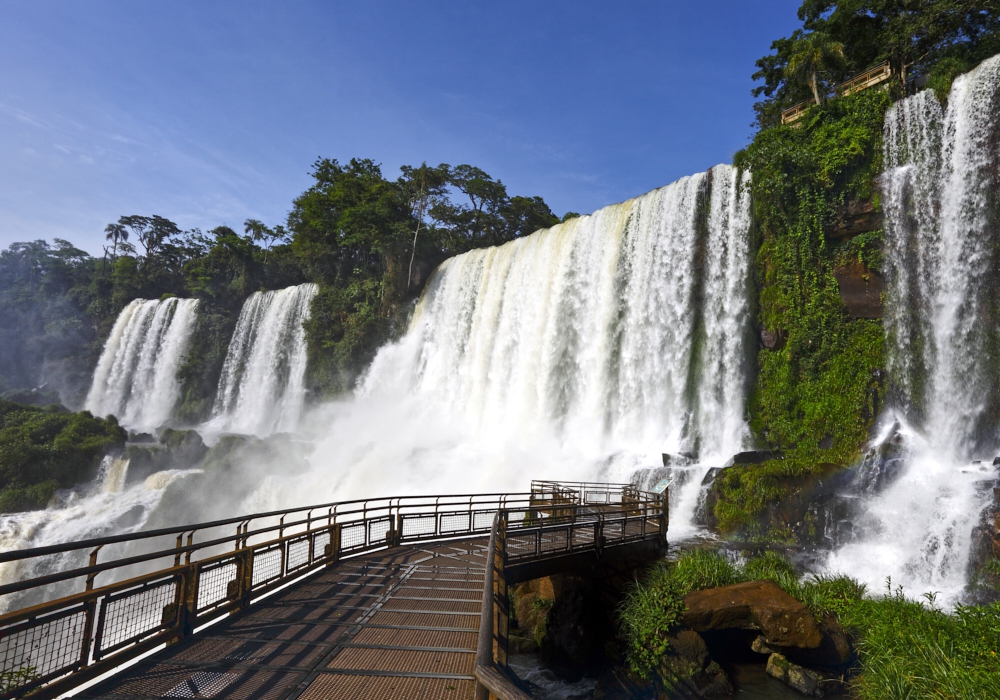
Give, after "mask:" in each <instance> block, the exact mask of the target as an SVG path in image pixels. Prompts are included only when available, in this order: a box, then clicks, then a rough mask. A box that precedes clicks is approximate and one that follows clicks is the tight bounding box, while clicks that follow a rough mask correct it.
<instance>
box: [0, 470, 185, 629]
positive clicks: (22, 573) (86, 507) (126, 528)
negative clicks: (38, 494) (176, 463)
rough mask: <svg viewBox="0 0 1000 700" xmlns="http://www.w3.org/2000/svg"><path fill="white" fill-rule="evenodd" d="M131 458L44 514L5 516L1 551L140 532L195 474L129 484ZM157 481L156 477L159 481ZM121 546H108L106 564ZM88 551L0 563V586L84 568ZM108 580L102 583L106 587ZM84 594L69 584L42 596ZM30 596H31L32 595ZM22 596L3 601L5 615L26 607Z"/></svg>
mask: <svg viewBox="0 0 1000 700" xmlns="http://www.w3.org/2000/svg"><path fill="white" fill-rule="evenodd" d="M127 468H128V460H121V459H114V458H108V459H106V460H105V463H104V464H102V472H101V476H100V478H99V479H98V480H97V482H96V483H95V484H93V485H92V487H91V489H90V491H89V492H88V491H83V490H74V491H70V492H65V493H63V494H62V495H61V498H60V502H59V503H57V504H54V505H52V506H50V507H49V508H46V509H45V510H37V511H31V512H27V513H9V514H3V515H0V551H4V552H6V551H10V550H18V549H26V548H28V547H46V546H49V545H54V544H61V543H63V542H72V541H74V540H84V539H90V538H94V537H103V536H107V535H113V534H126V533H129V532H135V531H137V530H140V529H141V528H142V526H143V525H144V524H145V522H146V519H147V518H148V516H149V514H150V513H151V512H152V510H153V509H154V508H155V506H156V504H157V503H159V501H160V498H161V497H162V495H163V492H164V489H166V487H167V486H169V485H170V483H171V482H172V481H174V480H175V479H178V478H183V476H184V475H186V474H189V473H193V472H191V471H179V470H172V471H169V472H160V473H158V474H154V475H153V476H152V477H149V478H148V479H146V481H145V482H144V483H138V484H132V485H126V483H125V476H126V472H127ZM153 477H156V479H155V480H154V478H153ZM116 551H118V549H117V548H116V547H107V548H105V549H104V550H103V551H102V553H101V560H102V561H106V560H107V559H110V558H114V556H115V553H116ZM89 554H90V553H89V552H86V551H81V552H68V553H66V554H61V555H53V556H48V557H43V558H42V559H40V560H36V561H25V562H16V561H15V562H6V563H3V564H0V584H3V583H13V582H15V581H20V580H23V579H26V578H30V577H34V576H41V575H45V574H49V573H55V572H57V571H65V570H67V569H71V568H77V567H80V566H85V565H86V562H87V556H88V555H89ZM108 581H109V579H107V578H104V579H102V582H103V583H107V582H108ZM80 590H82V588H81V586H80V584H79V582H67V583H66V584H63V585H60V586H59V587H58V589H56V588H53V587H51V586H50V587H49V590H44V591H41V594H42V595H43V596H44V597H45V598H47V599H51V598H54V597H57V595H58V594H63V595H65V594H69V593H75V592H79V591H80ZM28 593H29V594H30V593H31V592H28ZM19 595H20V594H14V595H8V596H3V597H0V612H4V611H6V610H8V609H16V608H18V607H21V606H22V605H25V604H31V603H32V602H39V601H40V599H38V600H28V601H25V600H24V599H23V598H21V597H19Z"/></svg>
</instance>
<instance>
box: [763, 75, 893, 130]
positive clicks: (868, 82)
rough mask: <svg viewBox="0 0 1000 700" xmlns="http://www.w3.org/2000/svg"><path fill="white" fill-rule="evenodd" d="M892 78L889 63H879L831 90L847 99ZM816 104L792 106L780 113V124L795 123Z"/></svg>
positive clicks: (810, 102) (804, 102)
mask: <svg viewBox="0 0 1000 700" xmlns="http://www.w3.org/2000/svg"><path fill="white" fill-rule="evenodd" d="M891 77H892V67H891V66H890V65H889V62H888V61H886V62H885V63H881V64H879V65H877V66H875V67H874V68H869V69H868V70H866V71H864V72H862V73H858V74H857V75H855V76H853V77H851V78H848V79H847V80H845V81H844V82H842V83H838V84H837V85H835V86H834V88H833V94H835V95H838V96H840V97H847V96H848V95H853V94H855V93H857V92H861V91H862V90H867V89H868V88H870V87H875V86H876V85H880V84H882V83H884V82H885V81H887V80H889V78H891ZM815 104H816V101H815V100H805V101H803V102H799V103H798V104H797V105H793V106H792V107H789V108H788V109H786V110H784V111H782V113H781V123H782V124H791V123H792V122H794V121H797V120H798V119H799V118H800V117H802V115H803V114H805V113H806V110H807V109H809V108H810V107H812V106H813V105H815Z"/></svg>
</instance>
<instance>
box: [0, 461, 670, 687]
mask: <svg viewBox="0 0 1000 700" xmlns="http://www.w3.org/2000/svg"><path fill="white" fill-rule="evenodd" d="M666 529H667V496H666V494H651V493H645V492H641V491H638V490H636V489H635V488H634V487H632V486H629V485H624V484H587V483H569V482H548V481H539V482H532V489H531V491H530V492H527V493H494V494H465V495H447V496H402V497H393V498H381V499H365V500H354V501H344V502H337V503H327V504H323V505H318V506H309V507H305V508H295V509H289V510H282V511H273V512H269V513H258V514H254V515H248V516H242V517H238V518H228V519H224V520H217V521H213V522H207V523H199V524H195V525H185V526H179V527H172V528H164V529H159V530H151V531H147V532H138V533H133V534H128V535H117V536H112V537H103V538H95V539H90V540H85V541H78V542H69V543H65V544H60V545H54V546H49V547H40V548H35V549H27V550H20V551H10V552H3V553H0V581H8V582H9V583H2V584H0V606H2V607H0V610H7V611H8V612H6V613H5V614H3V615H0V698H13V697H25V696H28V697H33V698H43V697H44V698H49V697H55V696H57V695H60V694H62V693H65V692H67V691H70V690H72V689H73V688H76V687H77V686H79V685H81V684H83V683H86V682H87V681H89V680H92V679H94V678H96V677H98V676H101V675H103V674H105V673H108V672H111V671H113V670H114V669H116V668H117V667H119V666H121V665H122V664H124V663H126V662H128V661H130V660H132V659H134V658H136V657H137V656H140V655H143V654H145V653H147V652H150V651H152V650H154V649H156V648H157V647H160V646H162V645H164V644H172V643H175V642H178V641H180V640H181V639H184V638H185V637H188V636H190V635H192V634H194V633H195V631H196V630H197V629H198V628H200V627H202V626H204V625H206V624H209V623H211V622H214V621H216V620H219V619H221V618H222V617H224V616H226V615H229V614H233V613H237V612H239V611H241V610H243V609H246V608H248V607H249V606H251V605H252V604H253V603H254V602H255V601H257V600H259V599H260V598H262V597H263V596H266V595H268V594H269V593H271V592H273V591H275V590H276V589H278V588H282V587H285V586H287V585H293V584H294V583H295V582H296V581H297V580H299V579H302V578H304V577H306V576H308V575H309V574H310V573H313V572H316V571H317V570H319V569H321V568H323V567H329V566H334V565H336V564H337V562H338V561H340V560H341V559H345V558H348V557H354V556H358V555H361V554H364V553H367V552H373V551H377V550H381V549H386V548H390V547H398V546H403V545H409V544H417V543H421V542H428V541H441V540H448V539H459V538H462V539H467V538H470V537H487V536H489V537H490V542H491V548H490V551H491V553H492V554H491V556H492V562H493V565H492V566H487V567H486V569H487V570H486V584H487V585H486V590H485V592H484V606H483V617H482V621H483V623H484V626H482V627H481V629H480V644H479V652H478V656H477V665H476V675H477V678H479V686H478V687H479V689H478V690H477V696H479V697H483V698H485V697H487V696H489V695H492V696H494V697H500V698H504V697H521V696H518V695H517V694H516V693H514V690H516V688H515V687H514V686H513V685H512V684H511V683H510V681H508V680H507V679H506V675H505V672H506V664H507V620H508V599H507V583H508V581H519V580H525V579H527V578H532V577H534V575H535V574H536V573H537V571H538V570H539V569H538V567H539V565H546V566H548V567H550V568H551V567H552V566H556V567H559V566H571V565H573V563H574V562H579V561H580V557H591V558H599V557H601V556H602V555H603V553H604V551H605V550H606V549H607V550H622V551H624V550H627V549H629V548H632V549H633V550H634V549H635V548H637V547H638V548H640V549H645V550H649V551H659V550H660V549H662V547H663V546H665V544H666ZM227 530H228V533H227V532H226V531H227ZM234 530H235V531H234ZM196 536H197V539H198V540H200V541H198V542H196V541H195V539H196ZM102 552H104V553H105V554H106V555H107V554H109V553H110V554H111V556H112V557H113V558H112V559H110V560H107V561H103V562H102V561H100V554H101V553H102ZM99 577H101V578H104V579H105V582H103V583H100V584H99V582H98V578H99ZM484 634H485V635H486V636H485V641H484V637H483V635H484ZM480 676H481V677H480ZM508 691H509V692H508Z"/></svg>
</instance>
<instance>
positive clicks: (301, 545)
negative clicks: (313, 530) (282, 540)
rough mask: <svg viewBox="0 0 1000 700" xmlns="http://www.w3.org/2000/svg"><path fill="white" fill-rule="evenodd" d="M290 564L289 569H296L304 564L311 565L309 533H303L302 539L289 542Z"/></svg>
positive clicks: (287, 567) (286, 567)
mask: <svg viewBox="0 0 1000 700" xmlns="http://www.w3.org/2000/svg"><path fill="white" fill-rule="evenodd" d="M287 546H288V555H287V556H288V564H287V565H286V566H285V569H286V570H287V571H295V570H296V569H301V568H302V567H303V566H308V565H309V535H303V536H302V537H301V538H300V539H297V540H291V541H289V542H288V545H287Z"/></svg>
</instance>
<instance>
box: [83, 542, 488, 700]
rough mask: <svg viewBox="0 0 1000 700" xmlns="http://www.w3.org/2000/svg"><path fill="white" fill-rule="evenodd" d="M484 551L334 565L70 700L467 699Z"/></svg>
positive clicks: (427, 551) (430, 547) (454, 548)
mask: <svg viewBox="0 0 1000 700" xmlns="http://www.w3.org/2000/svg"><path fill="white" fill-rule="evenodd" d="M487 547H488V540H487V539H486V538H476V539H469V540H461V541H451V542H444V543H435V544H426V545H412V546H403V547H397V548H393V549H390V550H386V551H382V552H377V553H373V554H369V555H365V556H362V557H358V558H354V559H348V560H345V561H341V562H339V563H337V564H336V565H335V566H333V567H329V568H326V569H323V570H322V571H320V572H319V573H317V574H314V575H312V576H310V577H309V578H307V579H305V580H303V581H301V582H299V583H296V584H293V585H291V586H289V587H288V588H285V589H283V590H281V591H279V592H277V593H275V594H274V595H272V596H270V597H268V598H266V599H264V600H262V601H260V602H259V603H256V604H254V605H253V606H252V607H251V608H250V609H248V610H246V611H243V612H240V613H238V614H235V615H233V616H231V617H229V618H227V619H225V620H224V621H223V622H221V623H218V624H216V625H214V626H211V627H209V628H207V629H205V630H203V631H202V632H200V633H197V634H195V635H193V636H191V637H189V638H187V639H185V640H184V641H182V642H180V643H178V644H175V645H172V646H170V647H168V648H167V649H166V650H164V651H161V652H159V653H156V654H154V655H153V656H151V657H149V658H147V659H144V660H142V661H140V662H139V663H138V664H136V665H135V666H132V667H131V668H128V669H126V670H123V671H122V672H120V673H118V674H116V675H115V676H114V677H112V678H110V679H109V680H106V681H104V682H102V683H101V684H99V685H97V686H93V687H91V688H89V689H87V690H85V691H84V692H83V693H81V694H80V695H79V696H78V697H82V698H107V699H111V698H114V699H115V700H124V699H135V700H140V699H147V698H233V699H240V700H242V699H245V700H251V699H253V700H296V699H300V700H321V699H324V700H325V699H327V698H337V699H338V700H382V699H385V698H407V699H411V700H416V699H423V698H427V699H431V698H434V699H435V700H436V699H440V698H445V699H447V698H462V699H463V700H467V699H469V698H472V697H473V696H474V693H475V685H476V683H475V677H474V676H473V669H474V666H475V656H476V637H477V634H478V631H479V623H480V614H481V606H482V600H483V585H484V575H485V567H486V561H487Z"/></svg>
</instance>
